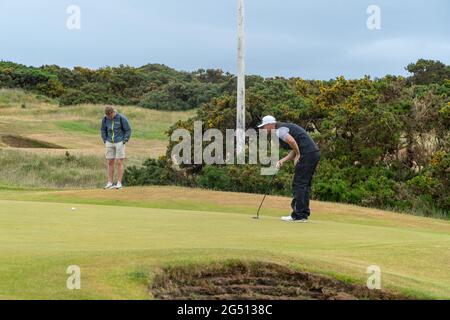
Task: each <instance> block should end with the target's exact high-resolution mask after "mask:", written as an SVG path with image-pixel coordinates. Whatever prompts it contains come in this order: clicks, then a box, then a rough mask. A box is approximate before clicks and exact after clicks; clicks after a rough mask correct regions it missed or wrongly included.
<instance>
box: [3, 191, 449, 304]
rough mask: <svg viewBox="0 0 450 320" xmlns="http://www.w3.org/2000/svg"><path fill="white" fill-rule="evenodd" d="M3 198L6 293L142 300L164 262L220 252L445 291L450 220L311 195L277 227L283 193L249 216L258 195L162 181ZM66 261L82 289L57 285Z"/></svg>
mask: <svg viewBox="0 0 450 320" xmlns="http://www.w3.org/2000/svg"><path fill="white" fill-rule="evenodd" d="M0 199H1V200H0V298H4V299H18V298H25V299H38V298H49V299H149V298H151V297H150V295H149V293H148V285H149V282H150V281H151V279H152V276H153V275H155V274H156V273H157V272H159V271H160V270H161V268H162V267H164V266H166V265H168V264H171V265H178V264H181V265H184V264H190V263H207V262H213V261H222V260H227V259H244V260H258V261H265V262H276V263H281V264H285V265H289V266H292V267H294V268H297V269H301V270H307V271H312V272H316V273H322V274H327V275H332V276H335V277H338V278H340V279H345V280H346V281H352V282H358V283H361V284H363V283H365V281H366V279H367V276H368V275H367V274H366V273H365V272H366V268H367V267H368V266H369V265H378V266H380V267H381V270H382V285H383V287H384V288H388V289H394V290H397V291H400V292H402V293H406V294H412V295H416V296H420V297H427V298H447V299H448V298H450V290H449V288H450V274H449V272H448V266H449V265H450V250H449V249H450V223H449V222H448V221H441V220H434V219H427V218H421V217H414V216H408V215H400V214H394V213H390V212H385V211H380V210H373V209H366V208H359V207H354V206H345V205H337V204H336V205H335V204H328V203H320V202H314V203H313V210H314V217H313V218H314V219H313V220H312V221H311V223H310V224H305V225H303V224H285V223H282V222H280V221H279V219H278V216H279V215H281V214H284V213H286V212H287V211H288V208H289V203H290V201H289V199H287V198H282V197H270V198H269V199H268V202H267V205H266V207H265V209H264V211H263V214H264V217H263V219H261V220H260V221H256V220H253V219H251V218H250V217H251V215H252V214H254V210H255V208H256V207H257V204H258V202H259V201H260V200H261V196H258V195H248V194H235V193H220V192H210V191H202V190H195V189H183V188H169V187H160V188H157V187H153V188H136V189H135V188H131V189H126V190H124V191H122V192H120V191H118V192H115V191H102V190H86V191H58V192H56V191H25V190H22V191H18V190H3V191H0ZM174 199H176V200H174ZM72 207H76V210H75V211H72V210H71V208H72ZM70 265H78V266H80V267H81V272H82V275H81V286H82V289H81V290H79V291H69V290H67V289H66V279H67V277H68V275H67V274H66V273H65V272H66V269H67V267H68V266H70Z"/></svg>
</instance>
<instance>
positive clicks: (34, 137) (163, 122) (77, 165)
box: [0, 89, 195, 188]
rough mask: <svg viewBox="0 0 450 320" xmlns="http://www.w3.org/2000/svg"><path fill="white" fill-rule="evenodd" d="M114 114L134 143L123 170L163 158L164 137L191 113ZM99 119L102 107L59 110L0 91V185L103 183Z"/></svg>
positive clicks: (128, 109)
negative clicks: (121, 116) (128, 124)
mask: <svg viewBox="0 0 450 320" xmlns="http://www.w3.org/2000/svg"><path fill="white" fill-rule="evenodd" d="M118 110H119V112H123V113H124V114H125V115H126V116H127V117H128V118H129V119H130V121H131V123H132V126H133V130H134V132H133V138H132V140H131V142H130V143H129V145H128V146H127V148H128V157H129V158H128V164H136V165H138V164H141V163H142V161H143V160H144V159H146V158H149V157H154V158H156V157H159V156H161V155H163V154H164V153H165V151H166V146H167V143H168V138H167V136H166V134H165V132H166V131H167V130H168V128H169V127H170V126H171V125H173V124H174V123H175V122H177V121H178V120H185V119H187V118H189V117H191V116H192V115H193V114H194V112H195V111H185V112H169V111H156V110H148V109H143V108H140V107H133V106H121V107H118ZM102 117H103V106H102V105H79V106H71V107H59V106H58V105H57V104H56V102H55V101H53V100H51V99H49V98H46V97H43V96H37V95H35V94H31V93H27V92H24V91H22V90H12V89H0V155H1V157H2V159H3V165H2V167H1V168H0V173H1V174H0V185H1V184H3V185H5V184H6V185H8V184H9V185H16V186H17V185H19V186H21V185H22V186H41V187H72V188H73V187H94V186H98V185H99V184H101V183H103V182H104V181H103V180H104V178H103V176H104V169H105V166H104V161H103V160H102V158H103V154H104V146H103V143H102V141H101V138H100V133H99V132H100V121H101V119H102ZM55 147H57V148H55ZM67 152H68V153H69V154H70V156H69V157H66V153H67ZM71 156H75V157H77V159H78V161H77V160H76V159H74V158H73V157H71ZM66 160H67V161H66ZM71 160H73V161H71ZM39 163H41V165H40V166H39V165H38V164H39ZM83 172H84V173H83ZM52 174H54V176H53V177H51V176H52Z"/></svg>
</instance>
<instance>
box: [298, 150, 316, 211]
mask: <svg viewBox="0 0 450 320" xmlns="http://www.w3.org/2000/svg"><path fill="white" fill-rule="evenodd" d="M319 161H320V152H319V151H317V152H313V153H308V154H304V155H302V156H301V158H300V161H299V163H298V164H297V166H296V167H295V175H294V181H293V183H292V189H293V196H294V199H293V200H292V204H291V206H292V210H293V211H292V218H294V219H308V217H309V216H310V215H311V209H310V208H309V197H310V194H311V185H312V179H313V176H314V173H315V172H316V168H317V165H318V164H319Z"/></svg>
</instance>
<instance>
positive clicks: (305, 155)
mask: <svg viewBox="0 0 450 320" xmlns="http://www.w3.org/2000/svg"><path fill="white" fill-rule="evenodd" d="M259 128H263V129H266V130H268V131H269V132H272V131H275V134H276V135H277V137H278V138H279V140H280V146H281V147H282V148H284V149H288V150H291V152H290V153H289V154H288V155H287V156H286V157H285V158H283V159H281V160H280V161H279V162H278V163H277V167H278V169H280V168H281V167H282V166H283V165H284V164H285V163H286V162H287V161H294V165H295V175H294V181H293V184H292V189H293V198H294V199H293V200H292V204H291V207H292V210H293V211H292V214H291V216H288V217H282V218H281V220H283V221H286V222H303V223H306V222H308V218H309V216H310V215H311V209H310V208H309V198H310V193H311V184H312V178H313V176H314V173H315V171H316V168H317V165H318V164H319V161H320V150H319V147H318V146H317V145H316V143H315V142H314V141H313V139H311V137H310V136H309V135H308V133H307V132H306V130H305V129H303V128H302V127H300V126H298V125H296V124H292V123H281V122H277V121H276V119H275V118H274V117H272V116H267V117H264V118H263V122H262V124H261V125H260V126H259Z"/></svg>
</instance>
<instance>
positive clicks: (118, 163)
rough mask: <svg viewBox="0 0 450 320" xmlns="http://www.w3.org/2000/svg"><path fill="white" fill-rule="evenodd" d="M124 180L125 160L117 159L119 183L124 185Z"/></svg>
mask: <svg viewBox="0 0 450 320" xmlns="http://www.w3.org/2000/svg"><path fill="white" fill-rule="evenodd" d="M122 178H123V159H117V182H118V183H119V184H122Z"/></svg>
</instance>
